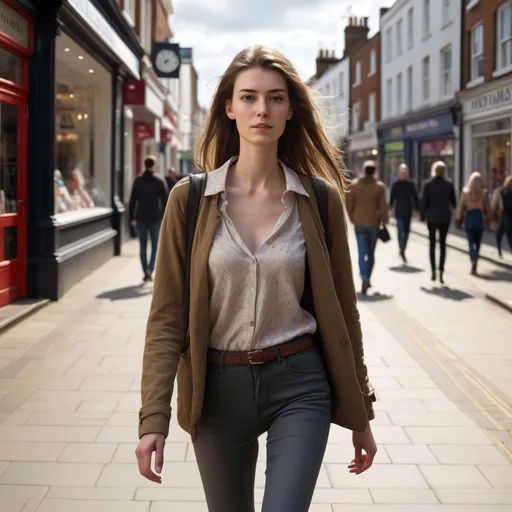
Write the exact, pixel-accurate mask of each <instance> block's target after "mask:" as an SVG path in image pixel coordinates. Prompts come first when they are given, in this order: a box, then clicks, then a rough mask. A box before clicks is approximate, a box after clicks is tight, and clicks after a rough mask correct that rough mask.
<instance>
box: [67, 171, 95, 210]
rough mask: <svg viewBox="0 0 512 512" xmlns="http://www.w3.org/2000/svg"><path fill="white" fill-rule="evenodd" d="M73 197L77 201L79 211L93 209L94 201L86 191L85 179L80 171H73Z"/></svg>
mask: <svg viewBox="0 0 512 512" xmlns="http://www.w3.org/2000/svg"><path fill="white" fill-rule="evenodd" d="M72 176H73V178H72V179H73V196H74V199H75V201H76V205H77V206H76V207H77V209H79V210H81V209H83V208H93V207H94V206H95V205H94V201H93V200H92V199H91V196H90V195H89V193H88V192H87V190H86V189H85V178H84V175H83V174H82V171H81V170H80V169H75V170H74V171H73V175H72Z"/></svg>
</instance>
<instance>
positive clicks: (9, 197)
mask: <svg viewBox="0 0 512 512" xmlns="http://www.w3.org/2000/svg"><path fill="white" fill-rule="evenodd" d="M0 144H1V145H0V215H4V214H6V213H16V212H17V211H18V107H17V106H16V105H11V104H10V103H3V102H1V103H0Z"/></svg>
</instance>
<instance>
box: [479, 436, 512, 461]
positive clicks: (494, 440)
mask: <svg viewBox="0 0 512 512" xmlns="http://www.w3.org/2000/svg"><path fill="white" fill-rule="evenodd" d="M482 430H483V431H484V433H485V434H486V435H487V436H488V437H489V439H490V440H491V441H492V442H493V443H494V444H496V445H498V448H501V450H502V451H504V452H505V453H506V454H507V456H508V457H509V459H510V460H512V452H511V451H510V450H509V449H508V448H507V447H506V446H505V443H503V442H502V441H500V440H499V439H498V438H497V437H496V436H495V435H494V434H493V433H492V432H491V431H490V430H488V429H486V428H483V429H482Z"/></svg>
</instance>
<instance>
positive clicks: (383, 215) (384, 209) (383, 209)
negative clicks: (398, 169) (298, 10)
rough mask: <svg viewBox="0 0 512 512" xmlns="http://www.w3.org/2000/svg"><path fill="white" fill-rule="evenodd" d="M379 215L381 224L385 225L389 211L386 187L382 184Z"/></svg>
mask: <svg viewBox="0 0 512 512" xmlns="http://www.w3.org/2000/svg"><path fill="white" fill-rule="evenodd" d="M379 214H380V221H381V222H382V224H387V223H388V222H389V209H388V203H387V201H386V187H385V186H384V184H382V186H381V190H380V200H379Z"/></svg>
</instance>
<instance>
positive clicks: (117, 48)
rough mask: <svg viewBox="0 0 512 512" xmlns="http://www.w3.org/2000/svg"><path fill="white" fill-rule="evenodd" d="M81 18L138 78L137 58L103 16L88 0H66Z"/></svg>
mask: <svg viewBox="0 0 512 512" xmlns="http://www.w3.org/2000/svg"><path fill="white" fill-rule="evenodd" d="M68 3H69V5H70V6H71V7H73V9H74V10H75V11H76V12H77V13H78V14H79V15H80V16H81V17H82V19H83V20H84V21H85V22H86V23H87V24H88V25H89V26H90V27H91V28H92V29H93V30H94V31H95V32H96V33H97V34H98V36H100V38H101V39H102V40H103V42H104V43H105V44H106V45H107V46H108V47H109V48H110V49H111V50H112V51H113V52H114V53H115V54H116V55H117V56H118V57H119V60H120V61H121V62H123V63H124V64H125V66H126V67H127V68H128V69H129V70H130V71H131V73H132V74H133V76H135V77H137V78H139V77H140V75H139V59H138V57H137V56H136V55H135V54H134V53H133V52H132V51H131V50H130V48H129V47H128V45H127V44H126V43H125V42H124V41H123V40H122V39H121V37H120V36H119V35H118V34H117V32H116V31H115V30H114V29H113V28H112V26H111V25H110V24H109V22H108V21H107V20H106V19H105V18H104V16H103V15H102V14H101V13H100V12H99V11H98V9H96V7H94V5H93V4H92V3H91V2H90V0H68Z"/></svg>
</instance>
